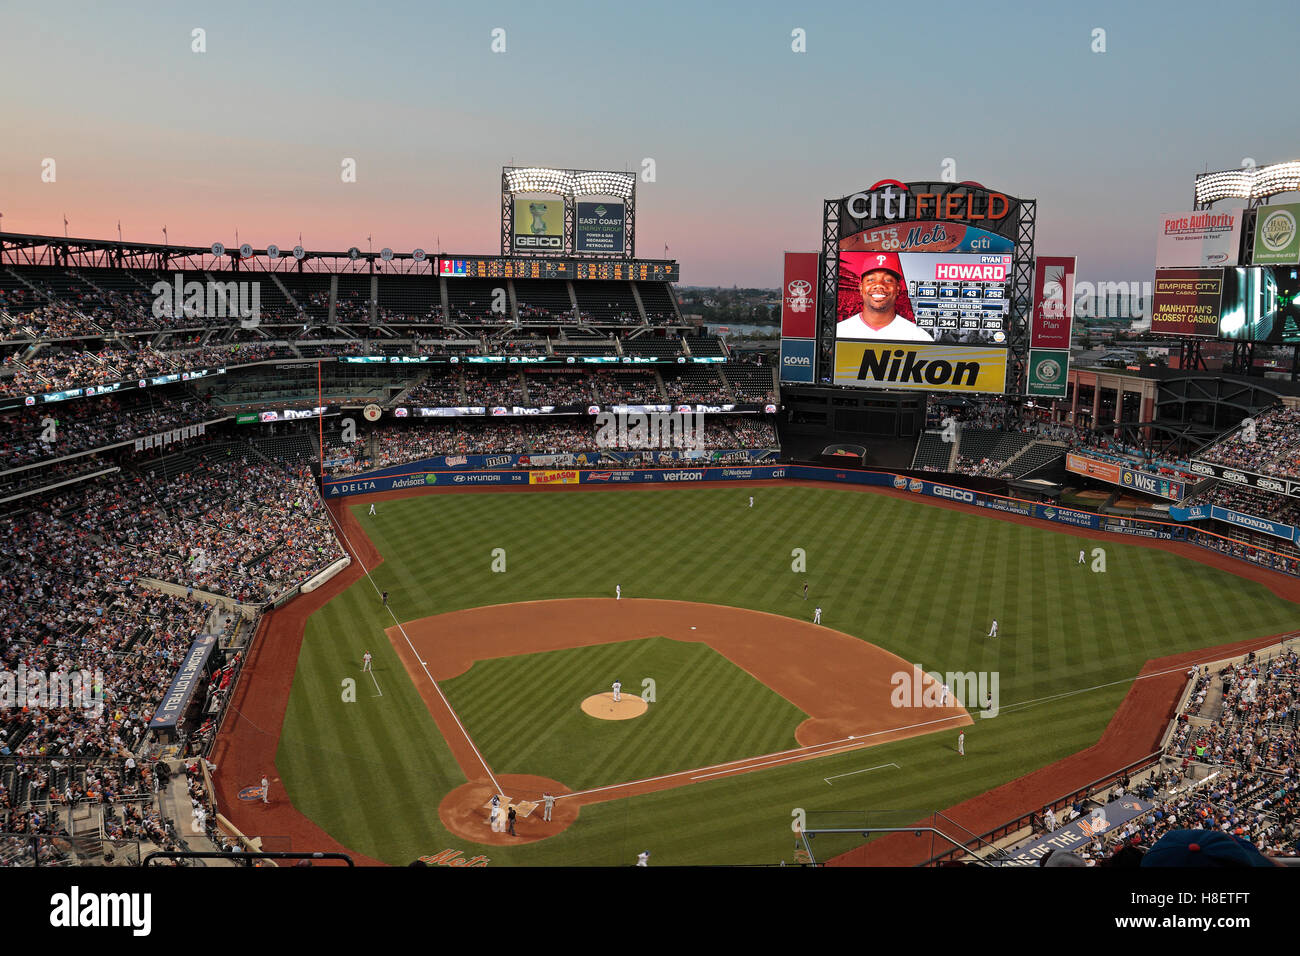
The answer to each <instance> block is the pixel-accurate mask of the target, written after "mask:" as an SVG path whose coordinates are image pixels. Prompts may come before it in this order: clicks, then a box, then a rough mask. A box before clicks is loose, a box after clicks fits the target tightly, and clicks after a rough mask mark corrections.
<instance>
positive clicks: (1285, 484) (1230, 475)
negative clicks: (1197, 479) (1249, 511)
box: [1188, 459, 1300, 498]
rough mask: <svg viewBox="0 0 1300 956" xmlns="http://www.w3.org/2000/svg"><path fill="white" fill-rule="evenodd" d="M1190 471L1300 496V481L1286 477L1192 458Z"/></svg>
mask: <svg viewBox="0 0 1300 956" xmlns="http://www.w3.org/2000/svg"><path fill="white" fill-rule="evenodd" d="M1188 471H1191V472H1193V473H1195V474H1198V475H1203V476H1204V477H1206V478H1218V479H1219V480H1220V481H1230V482H1232V483H1233V484H1234V485H1243V486H1244V487H1247V488H1258V489H1259V490H1260V491H1268V492H1271V493H1272V494H1275V495H1288V496H1290V497H1292V498H1300V481H1292V480H1288V479H1286V478H1269V477H1267V476H1266V475H1257V474H1254V473H1253V472H1249V471H1239V470H1238V469H1236V468H1229V467H1227V466H1225V465H1218V464H1215V463H1214V462H1212V461H1197V460H1196V459H1192V463H1191V464H1190V465H1189V466H1188Z"/></svg>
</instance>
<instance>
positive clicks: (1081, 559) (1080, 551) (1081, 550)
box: [1079, 548, 1084, 564]
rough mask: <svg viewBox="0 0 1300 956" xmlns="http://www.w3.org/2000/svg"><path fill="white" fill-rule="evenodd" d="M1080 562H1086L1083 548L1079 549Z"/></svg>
mask: <svg viewBox="0 0 1300 956" xmlns="http://www.w3.org/2000/svg"><path fill="white" fill-rule="evenodd" d="M1079 563H1080V564H1083V563H1084V562H1083V549H1082V548H1080V549H1079Z"/></svg>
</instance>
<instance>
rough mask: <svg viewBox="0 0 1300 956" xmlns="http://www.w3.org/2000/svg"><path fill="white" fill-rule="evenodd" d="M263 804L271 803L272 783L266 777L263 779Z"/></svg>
mask: <svg viewBox="0 0 1300 956" xmlns="http://www.w3.org/2000/svg"><path fill="white" fill-rule="evenodd" d="M262 802H263V803H270V802H271V781H270V780H267V779H266V778H265V777H263V778H262Z"/></svg>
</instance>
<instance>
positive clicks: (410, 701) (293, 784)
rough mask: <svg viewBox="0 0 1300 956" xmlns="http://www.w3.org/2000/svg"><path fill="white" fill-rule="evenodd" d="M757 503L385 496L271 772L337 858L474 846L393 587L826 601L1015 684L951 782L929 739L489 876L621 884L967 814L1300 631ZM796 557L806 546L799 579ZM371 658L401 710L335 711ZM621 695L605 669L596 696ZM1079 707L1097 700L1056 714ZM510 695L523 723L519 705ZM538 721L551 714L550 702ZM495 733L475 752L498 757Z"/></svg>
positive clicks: (1127, 571)
mask: <svg viewBox="0 0 1300 956" xmlns="http://www.w3.org/2000/svg"><path fill="white" fill-rule="evenodd" d="M749 493H750V490H749V489H746V488H705V487H700V488H675V489H672V490H666V489H665V490H654V491H636V492H628V493H616V492H600V493H589V494H581V493H565V494H527V493H506V494H473V495H434V496H428V497H422V498H411V499H407V500H405V501H397V502H385V503H383V504H381V505H380V506H379V514H378V516H377V517H374V518H369V517H366V516H365V514H364V511H365V509H364V508H357V509H354V510H355V512H356V514H357V517H358V520H359V521H360V522H361V523H362V526H363V527H364V528H365V529H366V530H367V531H368V532H369V534H370V536H371V538H372V540H373V541H374V542H375V544H376V545H377V547H378V548H379V550H380V552H381V553H382V554H383V555H384V558H385V561H384V563H383V564H382V565H381V566H380V567H379V568H378V569H376V570H375V573H374V585H372V584H371V583H370V581H369V580H367V579H365V578H363V579H362V580H361V581H359V582H358V583H357V584H355V585H354V586H353V587H351V588H349V589H348V591H346V592H345V593H344V594H342V595H340V596H339V597H337V598H335V599H334V600H333V601H331V602H330V603H329V604H328V605H327V606H326V607H324V608H322V609H321V610H320V611H318V612H317V613H316V614H315V615H313V616H312V618H311V620H310V621H309V622H308V627H307V633H306V637H305V640H304V642H303V650H302V655H301V658H300V660H299V666H298V670H297V672H296V674H295V677H294V686H293V693H292V696H291V698H290V702H289V709H288V712H287V714H286V718H285V724H284V727H283V730H282V736H281V745H280V750H279V752H278V755H277V767H278V769H279V771H280V774H281V775H282V777H283V778H284V780H285V785H286V788H287V790H288V792H289V794H290V796H291V797H292V798H293V800H294V802H295V804H296V805H297V806H298V808H299V809H300V810H302V811H303V812H305V813H307V814H308V815H309V816H311V817H312V818H313V819H315V820H316V822H317V823H319V824H320V825H321V826H322V827H324V828H325V829H326V830H328V831H329V832H330V833H331V834H332V835H333V836H334V837H335V838H336V839H338V840H339V841H340V842H342V843H343V844H344V845H346V846H349V847H352V848H353V849H355V850H358V851H360V852H363V853H366V854H369V855H371V856H374V857H376V858H379V859H384V860H387V861H390V862H393V863H405V862H408V861H409V860H410V859H411V858H413V857H414V856H417V855H419V854H422V853H428V852H434V851H437V850H440V849H442V848H444V847H458V848H465V849H468V847H466V846H465V841H464V840H461V839H460V838H457V837H455V836H452V835H450V834H448V833H447V832H446V831H444V830H443V829H442V827H441V825H440V823H439V822H438V818H437V803H438V800H439V798H440V797H441V796H442V794H444V793H446V792H447V791H448V790H450V789H452V788H453V787H455V786H457V785H459V784H460V783H462V782H463V777H462V776H461V775H460V772H459V769H458V768H457V766H456V764H455V761H454V760H453V759H452V757H451V754H450V751H449V750H448V748H447V746H446V743H445V742H444V741H443V740H442V738H441V736H440V735H439V733H438V731H437V729H436V727H435V726H434V724H433V721H432V719H431V718H430V717H429V715H428V711H427V709H426V708H425V706H424V704H423V701H422V700H421V699H420V697H419V695H418V694H417V693H416V691H415V689H414V687H413V686H412V685H411V683H410V681H409V679H408V678H407V677H406V674H405V670H404V668H403V667H402V665H401V663H400V662H399V661H398V659H397V657H396V655H395V653H394V652H393V650H392V648H391V646H390V645H389V644H388V641H387V639H386V637H385V636H384V635H383V628H384V627H385V626H386V625H387V624H388V623H390V622H389V621H388V620H387V619H386V615H381V613H380V612H381V610H382V609H381V608H380V605H379V601H378V598H377V597H376V592H375V587H376V586H377V587H378V588H379V589H381V590H387V591H389V592H390V604H391V605H392V606H393V608H394V611H395V612H396V614H397V616H398V618H399V619H401V620H411V619H415V618H420V617H425V616H428V615H431V614H437V613H441V612H445V611H451V610H457V609H461V608H468V607H477V606H481V605H486V604H500V603H507V602H513V601H522V600H540V599H551V598H569V597H593V596H595V597H600V596H608V597H612V596H613V593H614V586H615V585H616V584H621V585H622V587H623V596H624V597H648V598H665V599H675V600H685V601H700V602H705V603H712V604H725V605H733V606H737V607H747V608H753V609H756V610H761V611H768V612H771V613H775V614H783V615H787V616H791V617H798V618H802V619H805V620H806V619H808V618H809V617H810V616H811V610H812V607H813V606H814V605H816V604H820V605H821V606H822V607H823V608H824V616H823V622H824V623H825V624H827V625H828V626H830V627H833V628H836V629H839V630H842V631H845V632H847V633H849V634H853V635H855V636H857V637H860V638H862V639H864V640H868V641H871V642H872V643H875V644H878V645H880V646H882V647H884V648H886V649H888V650H889V651H891V652H893V653H896V654H898V655H900V656H902V657H904V658H907V659H909V660H911V661H914V662H918V663H920V664H922V665H923V666H924V667H925V668H926V669H928V670H938V671H950V670H951V671H968V670H973V671H994V670H996V671H998V672H999V673H1000V676H1001V706H1002V709H1003V714H1002V715H1001V716H999V717H998V718H997V719H994V720H982V721H978V722H977V723H976V725H975V726H974V727H973V728H971V729H970V730H969V731H968V733H967V742H966V749H967V757H966V759H965V760H963V761H960V763H959V762H958V761H957V760H956V756H955V753H954V751H953V743H954V741H953V740H950V739H948V735H943V734H939V735H930V736H927V737H919V738H914V739H911V740H907V741H901V742H898V743H895V744H888V745H884V746H882V747H878V748H873V749H871V750H870V751H867V752H865V753H864V752H858V753H856V754H845V755H841V756H837V757H830V758H824V759H820V760H816V761H811V762H807V763H801V764H797V765H794V766H790V767H779V768H773V769H767V770H763V771H760V772H758V773H753V774H748V775H745V776H743V777H737V778H726V779H720V780H715V781H712V782H708V783H703V784H697V785H692V786H690V787H687V788H682V789H678V790H670V791H664V792H660V793H656V794H649V795H646V796H641V797H635V798H632V799H629V800H622V801H618V802H615V803H610V804H602V805H599V806H593V807H588V808H585V809H584V810H583V811H582V815H581V817H580V819H579V822H578V824H577V825H575V826H574V827H572V828H571V829H570V830H568V831H567V832H565V833H564V834H562V835H560V836H558V837H556V838H554V839H549V840H545V841H542V842H540V843H536V844H531V845H528V846H524V847H516V848H510V847H494V848H492V849H491V851H489V852H488V855H489V856H490V857H491V858H492V861H493V865H496V864H499V863H518V864H558V863H577V864H612V863H619V864H626V863H630V862H632V860H633V859H634V858H635V855H636V853H637V852H638V851H639V850H641V849H645V848H647V847H649V848H650V849H652V850H653V851H654V860H655V862H656V863H657V864H658V863H662V864H668V863H765V862H774V861H776V860H779V859H782V858H787V859H788V858H790V852H791V848H792V837H791V834H790V830H789V824H790V821H791V812H792V810H793V809H794V808H796V807H803V808H805V809H808V810H816V809H826V810H831V809H850V808H863V807H874V808H882V807H898V808H915V809H916V810H917V811H918V815H919V814H920V813H923V812H929V811H931V810H934V809H937V808H943V807H946V806H950V805H952V804H954V803H957V802H959V801H960V800H963V799H966V798H969V797H971V796H974V795H976V794H978V793H981V792H983V791H985V790H988V789H990V788H991V787H994V786H996V785H998V784H1000V783H1003V782H1006V781H1008V780H1011V779H1014V778H1015V777H1018V776H1020V775H1022V774H1024V773H1026V772H1028V771H1030V770H1033V769H1036V768H1038V767H1040V766H1043V765H1044V764H1046V763H1050V762H1051V761H1053V760H1056V759H1059V758H1060V757H1063V756H1065V755H1067V754H1069V753H1073V752H1075V751H1077V750H1079V749H1082V748H1084V747H1087V746H1089V745H1091V744H1093V743H1095V742H1096V740H1097V739H1098V737H1099V736H1100V734H1101V732H1102V730H1103V729H1104V728H1105V725H1106V723H1107V721H1108V720H1109V718H1110V716H1111V715H1112V714H1113V713H1114V710H1115V708H1116V706H1117V705H1118V703H1119V701H1120V700H1122V699H1123V697H1124V695H1125V693H1126V692H1127V690H1128V684H1127V680H1128V679H1130V678H1132V677H1133V676H1134V675H1135V674H1136V673H1137V672H1138V670H1139V669H1140V668H1141V666H1142V664H1143V662H1144V661H1146V660H1147V659H1149V658H1152V657H1160V656H1164V655H1166V654H1171V653H1177V652H1180V651H1188V650H1194V649H1197V648H1200V647H1206V646H1211V645H1215V644H1222V643H1227V642H1230V641H1236V640H1242V639H1245V638H1250V637H1258V636H1261V635H1265V634H1272V633H1279V632H1283V631H1288V630H1292V629H1295V628H1296V627H1297V626H1298V623H1300V614H1298V613H1297V610H1298V609H1297V608H1296V607H1295V606H1294V605H1292V604H1291V603H1290V602H1287V601H1284V600H1282V599H1280V598H1278V597H1275V596H1274V595H1273V594H1272V593H1271V592H1269V591H1268V590H1267V589H1266V588H1265V587H1263V586H1262V585H1260V584H1256V583H1254V582H1250V581H1246V580H1244V579H1242V578H1238V577H1235V576H1233V575H1231V574H1228V573H1226V572H1222V571H1218V570H1215V569H1212V568H1209V567H1206V566H1204V565H1201V564H1199V563H1196V562H1194V561H1190V560H1186V559H1183V558H1178V557H1175V556H1173V555H1170V554H1168V553H1165V552H1163V551H1158V550H1154V549H1150V548H1142V547H1136V546H1132V545H1127V544H1124V543H1121V542H1120V541H1106V542H1097V541H1088V542H1087V544H1086V547H1087V548H1088V550H1089V551H1090V552H1091V550H1092V549H1093V548H1094V547H1099V546H1100V547H1103V548H1104V549H1105V552H1106V571H1105V573H1093V572H1092V571H1091V570H1090V565H1085V566H1080V565H1078V564H1077V563H1076V560H1077V555H1078V551H1079V548H1080V546H1081V540H1082V539H1080V538H1077V537H1074V536H1071V535H1067V534H1063V533H1060V532H1058V531H1055V530H1050V529H1048V528H1045V527H1031V526H1026V525H1021V524H1013V523H1010V522H1006V521H999V520H995V519H992V518H985V517H982V516H979V515H968V514H964V513H959V512H954V511H950V510H947V509H944V508H939V507H934V506H932V505H928V504H925V503H922V502H920V501H916V502H913V501H906V500H900V499H896V498H893V497H887V496H883V495H874V494H868V493H862V492H859V491H852V490H846V489H839V488H826V489H820V488H806V487H795V486H785V487H782V486H756V487H755V489H754V492H753V493H754V495H755V507H754V508H753V509H752V510H751V509H749V508H748V507H746V504H747V498H748V495H749ZM495 548H503V549H505V551H506V559H507V570H506V572H505V573H503V574H494V573H492V571H491V563H492V560H493V555H492V551H493V549H495ZM795 548H801V549H803V550H804V552H806V555H807V559H806V560H807V572H806V573H795V572H792V570H791V562H792V561H793V560H794V558H792V555H791V552H792V549H795ZM805 580H807V581H808V582H810V589H809V600H808V601H807V602H804V601H803V600H801V592H802V584H803V582H804V581H805ZM993 617H997V618H998V620H999V622H1000V624H1001V636H1000V637H999V638H998V639H997V640H990V639H987V638H985V636H984V635H985V634H986V633H987V632H988V625H989V621H990V620H991V619H992V618H993ZM366 650H369V651H371V653H373V654H374V655H375V661H376V676H377V678H378V680H379V681H380V683H381V685H382V687H383V692H384V696H383V697H382V698H370V697H367V696H366V690H367V688H366V685H365V684H364V683H359V684H358V685H357V686H358V697H359V699H358V701H357V702H356V703H343V702H342V701H341V697H340V689H339V688H340V682H341V681H342V680H343V679H344V678H345V677H349V676H351V677H358V676H360V675H359V674H358V673H357V670H358V662H359V661H360V658H361V655H362V653H363V652H365V651H366ZM547 656H548V657H549V656H550V655H547ZM502 663H505V662H502ZM484 664H486V662H484ZM484 664H480V665H476V667H475V668H473V669H472V670H471V671H470V672H469V673H468V674H466V675H463V676H462V677H461V678H457V679H456V680H455V681H449V682H447V686H448V687H449V688H452V690H453V692H454V694H455V696H456V700H457V704H456V706H457V708H458V710H459V709H461V708H462V707H463V708H464V709H465V710H466V711H467V712H470V713H477V708H479V707H481V706H486V705H485V704H482V703H481V701H484V700H486V699H487V698H488V697H490V696H491V695H492V685H493V682H492V681H491V680H487V679H481V678H480V677H478V676H477V675H476V673H475V672H476V671H478V669H479V667H481V666H484ZM520 666H522V665H520ZM513 673H515V674H522V673H523V671H522V670H520V671H514V672H513ZM470 678H472V679H470ZM467 679H469V680H467ZM513 679H515V678H512V680H513ZM609 679H610V678H608V677H606V676H605V674H604V673H602V674H601V675H600V683H601V684H602V685H603V684H604V683H605V682H606V681H608V680H609ZM480 680H482V683H481V685H480V684H479V681H480ZM462 682H463V686H461V683H462ZM1116 682H1118V683H1116ZM452 685H456V686H455V687H454V688H453V687H452ZM1089 688H1096V689H1092V690H1089ZM628 689H629V690H632V689H633V688H628ZM371 692H373V688H371ZM1068 692H1081V693H1076V694H1074V695H1073V696H1070V697H1066V698H1063V699H1057V700H1051V701H1042V699H1043V698H1047V697H1052V696H1054V695H1059V694H1065V693H1068ZM495 699H496V702H497V704H498V705H499V706H500V707H501V708H502V709H501V713H502V715H503V716H506V715H508V716H509V719H510V720H514V719H515V710H514V708H513V706H511V707H509V708H505V707H504V705H503V704H502V703H501V701H500V695H499V694H497V696H496V698H495ZM1035 701H1042V702H1039V703H1032V702H1035ZM1015 704H1027V706H1021V707H1015V706H1012V705H1015ZM539 708H540V709H539ZM526 709H527V710H528V713H530V714H532V713H538V714H540V713H543V712H544V710H545V708H544V707H543V706H542V705H541V704H540V703H539V704H537V705H529V708H526ZM753 711H754V713H755V714H756V715H757V714H758V713H759V708H758V706H757V704H756V705H755V707H754V708H753ZM474 719H475V721H476V724H477V723H478V722H479V718H478V717H477V716H476V717H475V718H474ZM530 719H531V718H530ZM556 719H558V718H556ZM639 723H640V721H630V722H628V724H629V729H632V728H633V725H637V724H639ZM487 724H488V726H486V727H485V729H484V730H483V731H481V733H483V734H484V735H486V736H487V737H488V739H489V740H491V739H492V734H493V731H492V729H491V727H490V724H491V721H490V720H489V721H488V722H487ZM642 726H645V727H649V726H650V725H648V724H646V725H642ZM777 729H778V728H777V727H776V725H773V726H771V727H769V728H768V729H767V730H766V731H764V732H765V733H766V732H768V731H771V732H773V733H775V732H776V730H777ZM538 732H541V731H538ZM705 732H706V730H705V728H703V727H701V733H705ZM478 733H480V732H479V731H477V730H476V731H475V734H476V739H477V735H478ZM683 741H685V737H683ZM593 745H594V744H593ZM491 746H492V748H493V750H494V753H495V752H500V753H501V755H502V756H501V758H500V759H501V760H502V761H505V762H498V761H497V759H496V758H494V760H493V767H494V769H495V770H497V771H499V772H502V773H510V772H521V773H545V774H546V775H548V776H555V777H557V779H561V780H565V781H566V782H569V780H570V776H571V773H572V772H571V773H570V775H566V774H563V773H557V774H551V773H549V772H547V771H544V770H539V769H537V768H536V767H535V766H533V765H531V764H530V765H529V766H527V767H523V766H514V765H512V764H510V763H509V761H511V760H514V759H521V760H524V759H527V760H530V761H531V760H533V759H535V758H538V757H541V758H542V759H545V760H555V759H562V758H561V757H560V756H559V755H557V754H552V755H550V756H547V755H546V754H545V750H546V748H547V746H549V745H547V744H545V743H540V744H537V745H536V748H537V749H534V750H528V749H527V748H526V746H525V742H523V741H521V742H520V744H519V746H520V747H521V748H523V749H520V750H518V751H514V752H509V751H508V750H507V749H501V748H503V747H506V748H508V747H509V746H510V745H509V743H508V742H507V741H504V740H503V741H501V742H497V741H495V740H492V742H491ZM762 749H764V750H766V749H767V747H766V745H763V746H762ZM772 749H780V747H775V748H772ZM654 759H658V758H657V757H656V758H654ZM688 759H689V758H688ZM890 762H893V763H897V764H899V768H900V769H897V770H895V769H893V768H887V769H884V770H880V771H873V772H871V773H867V774H861V775H856V776H852V777H846V778H843V779H840V780H835V781H833V784H830V785H828V784H827V783H826V782H825V781H824V779H823V778H825V777H830V776H833V775H834V774H838V773H847V772H849V771H852V770H858V769H862V768H865V767H870V766H875V765H878V764H884V763H890ZM652 764H653V760H652V759H651V758H649V757H648V756H647V757H646V759H645V761H644V762H638V763H636V765H635V766H633V765H631V764H629V765H627V766H626V771H627V777H639V776H645V775H647V773H653V772H654V771H653V770H650V771H646V770H645V769H644V768H646V767H650V766H652ZM556 766H558V764H557V765H556ZM674 767H675V768H677V767H680V764H676V765H674ZM624 769H625V768H624V767H623V766H620V767H619V773H622V772H623V771H624ZM592 772H593V773H595V772H596V771H594V770H593V771H592ZM611 779H612V777H611ZM571 785H574V784H572V783H571ZM642 844H644V846H643V845H642ZM629 854H630V855H629Z"/></svg>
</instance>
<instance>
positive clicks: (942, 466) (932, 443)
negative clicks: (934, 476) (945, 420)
mask: <svg viewBox="0 0 1300 956" xmlns="http://www.w3.org/2000/svg"><path fill="white" fill-rule="evenodd" d="M951 457H952V442H948V441H944V440H943V437H942V434H941V433H939V432H922V433H921V436H920V438H918V439H917V442H916V454H915V455H914V456H913V457H912V467H913V468H918V469H922V470H924V471H947V470H948V462H949V460H950V458H951Z"/></svg>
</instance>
